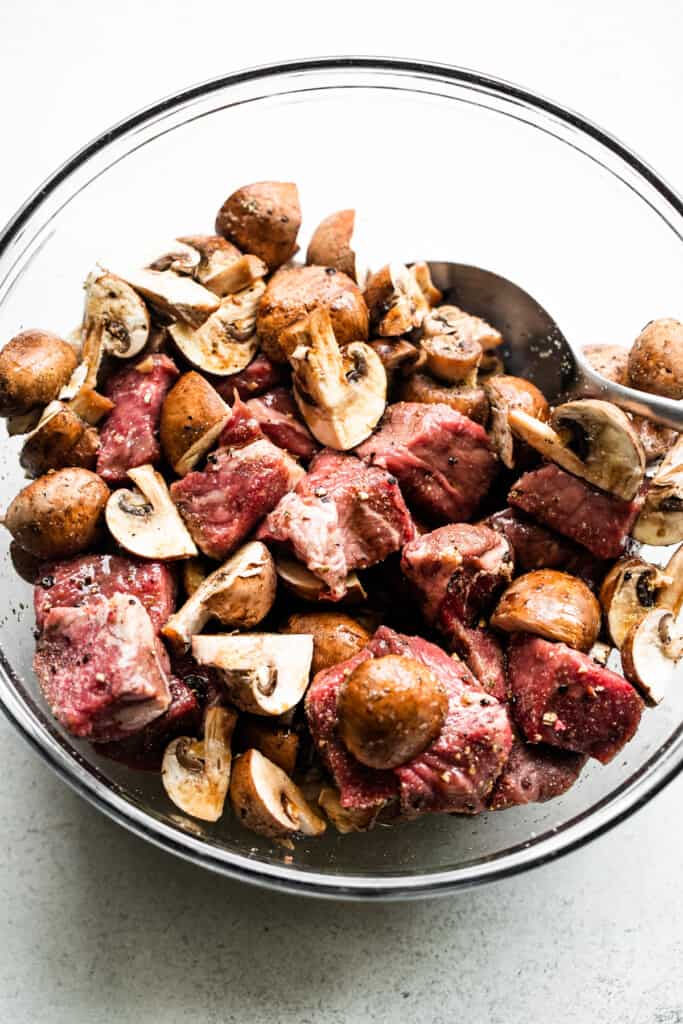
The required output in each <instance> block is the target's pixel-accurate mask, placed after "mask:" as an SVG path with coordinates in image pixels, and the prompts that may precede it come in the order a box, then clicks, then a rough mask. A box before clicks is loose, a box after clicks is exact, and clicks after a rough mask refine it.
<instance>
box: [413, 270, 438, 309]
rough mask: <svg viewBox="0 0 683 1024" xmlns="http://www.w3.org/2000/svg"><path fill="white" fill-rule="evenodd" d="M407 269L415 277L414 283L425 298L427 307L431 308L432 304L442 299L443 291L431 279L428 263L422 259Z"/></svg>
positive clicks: (434, 304) (436, 303) (435, 304)
mask: <svg viewBox="0 0 683 1024" xmlns="http://www.w3.org/2000/svg"><path fill="white" fill-rule="evenodd" d="M409 270H410V273H411V274H412V275H413V277H414V278H415V283H416V284H417V286H418V288H419V289H420V291H421V292H422V294H423V295H424V297H425V299H426V300H427V305H428V306H429V308H430V309H432V308H433V307H434V306H437V305H438V304H439V303H440V302H441V300H442V299H443V292H440V291H439V289H438V288H437V287H436V285H435V284H434V282H433V281H432V272H431V270H430V269H429V264H428V263H424V262H422V261H421V262H420V263H413V265H412V267H410V268H409Z"/></svg>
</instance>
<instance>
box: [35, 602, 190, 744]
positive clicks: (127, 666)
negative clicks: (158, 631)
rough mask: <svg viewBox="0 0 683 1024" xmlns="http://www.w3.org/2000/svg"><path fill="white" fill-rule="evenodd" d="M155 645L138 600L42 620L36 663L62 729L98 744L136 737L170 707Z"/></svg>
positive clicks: (64, 611) (55, 613)
mask: <svg viewBox="0 0 683 1024" xmlns="http://www.w3.org/2000/svg"><path fill="white" fill-rule="evenodd" d="M157 644H158V640H157V637H156V635H155V632H154V627H153V625H152V621H151V619H150V617H149V615H148V614H147V612H146V611H145V608H144V607H143V605H142V604H141V602H140V601H138V599H137V598H136V597H131V596H129V595H124V594H114V595H113V596H112V597H103V596H99V597H92V598H91V599H90V600H89V601H88V603H87V604H85V605H81V606H80V607H71V608H67V607H55V608H52V609H51V610H50V611H49V612H48V613H47V615H46V616H45V620H44V623H43V631H42V633H41V635H40V637H39V639H38V644H37V648H36V654H35V658H34V662H33V664H34V668H35V672H36V675H37V676H38V681H39V682H40V686H41V689H42V691H43V694H44V696H45V699H46V701H47V702H48V704H49V705H50V708H51V709H52V711H53V713H54V714H55V716H56V717H57V719H58V720H59V721H60V722H61V723H62V725H63V726H64V727H65V728H66V729H68V730H69V732H71V733H73V735H74V736H81V737H84V738H86V739H89V740H92V741H93V742H99V743H101V742H105V741H108V740H117V739H123V738H124V737H126V736H130V735H131V734H132V733H135V732H138V731H139V730H140V729H143V728H144V727H145V726H146V725H147V724H148V723H149V722H151V721H152V720H153V719H155V718H158V717H159V715H161V714H163V712H164V711H166V709H167V708H168V707H169V705H170V703H171V693H170V690H169V682H168V677H167V674H166V672H165V671H164V668H163V666H162V663H161V660H160V658H159V654H158V650H157Z"/></svg>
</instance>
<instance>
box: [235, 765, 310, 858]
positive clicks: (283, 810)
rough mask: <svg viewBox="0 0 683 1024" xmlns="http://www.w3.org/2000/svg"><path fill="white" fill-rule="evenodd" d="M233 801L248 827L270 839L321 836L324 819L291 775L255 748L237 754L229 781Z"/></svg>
mask: <svg viewBox="0 0 683 1024" xmlns="http://www.w3.org/2000/svg"><path fill="white" fill-rule="evenodd" d="M230 802H231V804H232V809H233V811H234V812H235V814H236V816H237V818H238V819H239V821H240V822H241V823H242V825H244V827H245V828H248V829H250V830H251V831H252V832H258V833H259V835H263V836H268V837H269V838H271V839H287V838H289V837H292V836H297V835H304V836H319V835H322V833H323V832H324V831H325V827H326V826H325V822H324V821H323V819H322V818H320V817H318V815H317V814H316V813H315V811H313V809H312V808H311V807H310V806H309V804H308V803H307V802H306V798H305V797H304V795H303V793H302V792H301V790H300V789H299V787H298V786H297V785H295V783H294V782H292V780H291V779H290V777H289V776H288V775H287V774H285V772H283V770H282V768H279V767H278V766H277V765H276V764H274V763H273V762H272V761H269V760H268V758H267V757H264V756H263V754H262V753H261V752H260V751H258V750H256V749H252V750H247V752H246V753H245V754H242V756H241V757H238V758H237V760H236V761H235V764H234V767H233V770H232V779H231V781H230Z"/></svg>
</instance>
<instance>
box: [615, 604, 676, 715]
mask: <svg viewBox="0 0 683 1024" xmlns="http://www.w3.org/2000/svg"><path fill="white" fill-rule="evenodd" d="M621 663H622V666H623V669H624V675H625V676H626V678H627V679H628V680H630V682H632V683H633V685H634V686H636V687H637V688H638V689H639V690H640V692H641V693H642V695H643V697H644V698H645V700H646V701H647V703H648V704H659V703H660V702H661V701H662V700H663V699H664V697H665V696H666V694H667V692H668V690H669V689H670V688H671V687H672V686H673V685H674V684H676V683H678V685H679V686H680V685H681V683H683V610H681V611H679V612H678V614H676V613H675V612H673V611H671V610H670V609H668V608H655V609H653V610H652V611H650V612H648V613H647V615H646V616H645V617H644V618H643V619H641V621H640V622H639V623H638V624H637V625H635V626H633V627H632V629H631V630H630V631H629V633H628V634H627V636H626V639H625V640H624V644H623V647H622V648H621Z"/></svg>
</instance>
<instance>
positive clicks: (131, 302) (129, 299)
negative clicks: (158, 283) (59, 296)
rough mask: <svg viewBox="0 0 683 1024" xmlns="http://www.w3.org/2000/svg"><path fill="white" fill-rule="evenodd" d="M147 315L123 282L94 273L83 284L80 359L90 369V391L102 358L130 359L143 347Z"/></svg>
mask: <svg viewBox="0 0 683 1024" xmlns="http://www.w3.org/2000/svg"><path fill="white" fill-rule="evenodd" d="M149 324H150V321H149V313H148V311H147V307H146V305H145V303H144V302H143V301H142V299H141V298H140V296H139V295H138V294H137V292H135V291H134V289H133V288H131V286H130V285H129V284H127V283H126V281H124V280H122V279H121V278H120V277H117V276H116V275H115V274H110V273H109V272H108V271H106V270H105V271H101V270H97V271H95V272H94V273H92V274H91V275H90V276H89V277H88V279H87V281H86V282H85V311H84V313H83V358H84V360H85V361H86V362H87V363H88V365H89V369H90V380H89V381H88V383H89V385H90V386H91V387H94V386H95V384H96V382H97V369H98V368H99V361H100V360H101V359H102V356H103V355H104V354H105V353H107V354H108V355H111V356H115V357H116V358H117V359H130V358H132V357H133V356H136V355H138V353H139V352H141V351H142V349H143V348H144V347H145V345H146V343H147V338H148V337H149Z"/></svg>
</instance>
